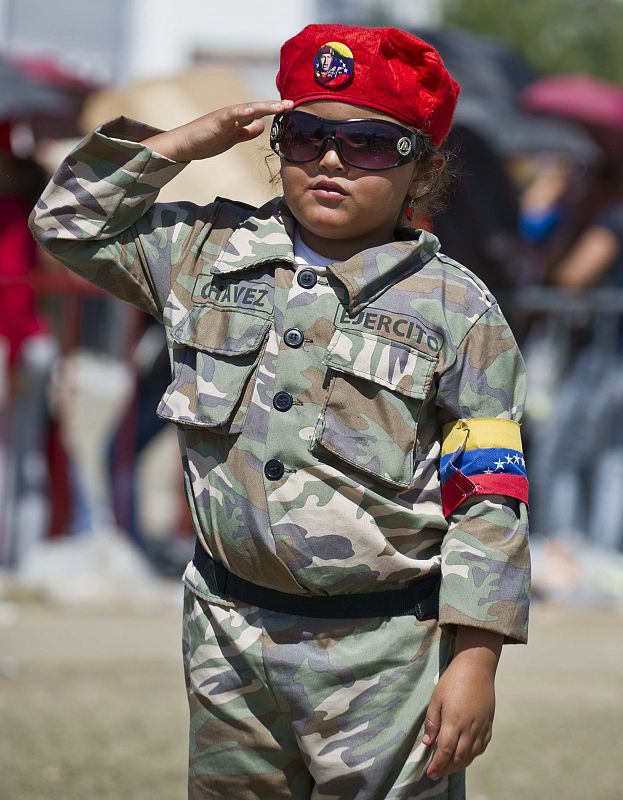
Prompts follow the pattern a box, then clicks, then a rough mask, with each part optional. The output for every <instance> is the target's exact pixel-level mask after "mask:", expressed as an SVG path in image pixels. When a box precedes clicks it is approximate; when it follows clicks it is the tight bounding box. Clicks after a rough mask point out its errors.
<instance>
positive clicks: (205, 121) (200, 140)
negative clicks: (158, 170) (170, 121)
mask: <svg viewBox="0 0 623 800" xmlns="http://www.w3.org/2000/svg"><path fill="white" fill-rule="evenodd" d="M292 106H293V103H292V100H262V101H259V102H257V103H244V104H242V105H235V106H227V107H226V108H219V109H218V110H216V111H211V112H210V113H209V114H204V115H203V116H202V117H198V118H197V119H194V120H193V121H192V122H188V123H186V125H181V126H180V127H179V128H173V129H172V130H170V131H164V132H163V133H157V134H156V135H155V136H150V137H149V138H148V139H144V140H143V144H145V145H147V147H151V149H152V150H155V151H156V152H157V153H160V155H163V156H166V157H167V158H170V159H171V160H173V161H194V160H196V159H200V158H211V157H212V156H218V155H219V154H220V153H224V152H225V151H226V150H229V149H230V148H232V147H233V146H234V145H236V144H238V143H239V142H247V141H249V140H250V139H255V138H256V137H257V136H259V135H260V134H261V133H262V131H263V130H264V122H263V121H262V117H266V116H268V115H273V114H280V113H281V112H283V111H287V110H288V109H290V108H292Z"/></svg>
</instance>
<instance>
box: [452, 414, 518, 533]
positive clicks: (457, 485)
mask: <svg viewBox="0 0 623 800" xmlns="http://www.w3.org/2000/svg"><path fill="white" fill-rule="evenodd" d="M442 437H443V438H442V445H441V466H440V473H441V500H442V504H443V513H444V516H446V517H448V516H449V515H450V514H452V512H453V511H454V510H455V509H457V508H458V507H459V506H460V505H461V503H462V502H463V501H464V500H466V499H467V498H468V497H471V496H472V495H476V494H503V495H506V496H507V497H515V498H517V500H522V501H523V502H524V503H527V502H528V476H527V474H526V462H525V461H524V457H523V447H522V444H521V433H520V430H519V423H517V422H515V421H514V420H511V419H498V418H492V419H486V418H485V419H458V420H455V421H454V422H449V423H448V424H447V425H444V426H443V428H442Z"/></svg>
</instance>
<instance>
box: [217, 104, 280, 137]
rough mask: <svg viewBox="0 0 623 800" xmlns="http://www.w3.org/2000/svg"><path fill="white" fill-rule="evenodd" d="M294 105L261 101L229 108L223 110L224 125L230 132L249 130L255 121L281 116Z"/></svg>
mask: <svg viewBox="0 0 623 800" xmlns="http://www.w3.org/2000/svg"><path fill="white" fill-rule="evenodd" d="M293 105H294V103H293V102H292V100H261V101H259V102H257V103H246V104H244V105H237V106H229V107H228V108H225V109H223V115H222V125H223V127H224V128H228V129H229V130H233V129H236V128H238V129H240V128H247V127H249V126H250V125H251V124H252V123H253V122H254V121H255V120H260V119H261V118H262V117H267V116H269V115H272V114H281V113H282V112H284V111H287V110H288V109H290V108H292V106H293ZM261 130H263V128H262V129H261ZM261 130H260V133H261ZM256 135H257V134H256Z"/></svg>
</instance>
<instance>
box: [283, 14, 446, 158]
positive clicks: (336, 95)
mask: <svg viewBox="0 0 623 800" xmlns="http://www.w3.org/2000/svg"><path fill="white" fill-rule="evenodd" d="M276 82H277V89H278V90H279V93H280V95H281V98H282V99H287V100H293V101H294V106H295V107H296V106H299V105H302V104H303V103H308V102H311V101H312V100H336V101H339V102H342V103H349V104H350V105H356V106H364V107H366V108H373V109H376V110H378V111H381V112H382V113H384V114H388V115H390V116H392V117H394V118H395V119H398V120H400V121H401V122H406V123H407V124H409V125H412V126H413V127H415V128H417V129H418V130H420V131H422V132H423V133H425V134H427V135H428V136H429V137H430V139H431V141H432V142H433V144H434V145H435V147H437V146H438V145H440V144H441V142H442V141H443V140H444V139H445V138H446V136H447V135H448V131H449V130H450V125H451V123H452V114H453V113H454V109H455V106H456V102H457V99H458V95H459V91H460V86H459V84H458V83H457V82H456V81H455V80H454V79H453V78H452V76H451V75H450V73H449V72H448V70H447V69H446V68H445V66H444V63H443V61H442V59H441V56H440V55H439V53H438V52H437V51H436V50H435V48H434V47H433V46H432V45H430V44H428V43H427V42H425V41H423V40H422V39H419V38H418V37H417V36H414V35H413V34H411V33H407V32H406V31H402V30H399V29H398V28H363V27H360V26H356V25H308V26H307V27H306V28H303V30H302V31H301V32H300V33H297V34H296V36H293V37H292V38H291V39H288V41H287V42H285V43H284V45H283V46H282V48H281V57H280V63H279V72H278V73H277V81H276Z"/></svg>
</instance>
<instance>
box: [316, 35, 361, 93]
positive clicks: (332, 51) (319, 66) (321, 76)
mask: <svg viewBox="0 0 623 800" xmlns="http://www.w3.org/2000/svg"><path fill="white" fill-rule="evenodd" d="M354 74H355V59H354V58H353V54H352V52H351V51H350V49H349V48H348V47H346V45H345V44H342V43H341V42H327V43H326V44H323V45H322V47H321V48H320V49H319V50H318V52H317V53H316V55H315V56H314V77H315V78H316V81H317V82H318V83H320V84H321V85H322V86H326V87H327V88H328V89H337V88H339V87H340V86H345V85H346V84H347V83H350V82H351V81H352V79H353V76H354Z"/></svg>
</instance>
